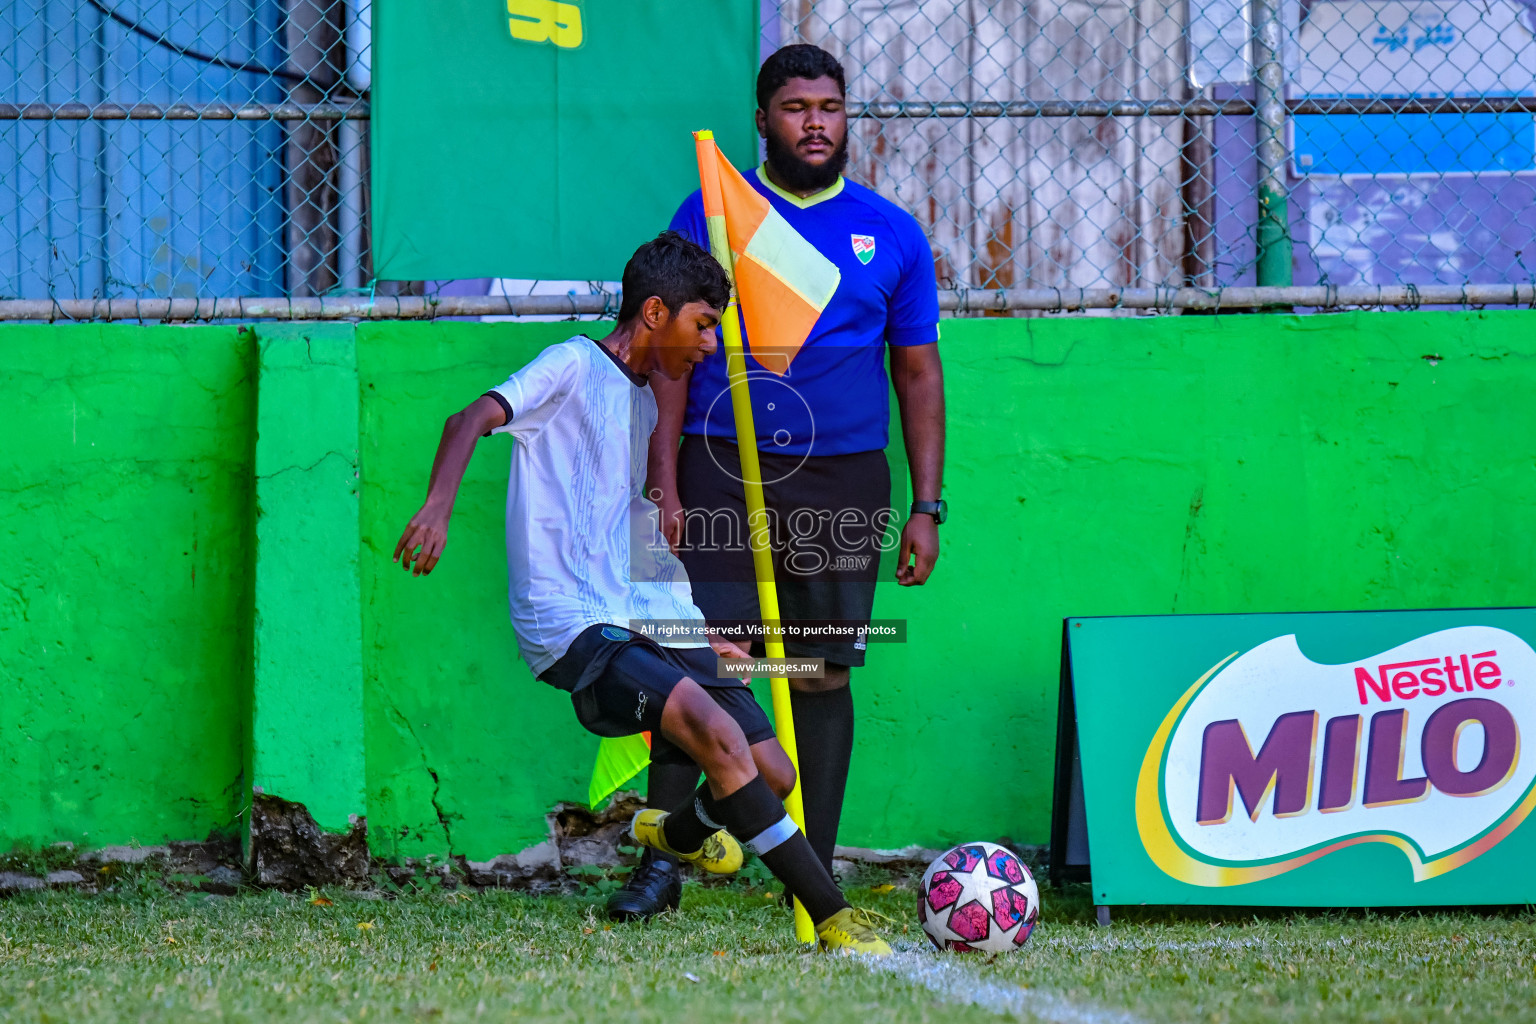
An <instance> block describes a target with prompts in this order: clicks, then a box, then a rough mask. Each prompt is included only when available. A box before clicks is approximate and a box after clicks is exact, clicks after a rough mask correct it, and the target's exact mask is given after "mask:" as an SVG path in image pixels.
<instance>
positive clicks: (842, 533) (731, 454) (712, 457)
mask: <svg viewBox="0 0 1536 1024" xmlns="http://www.w3.org/2000/svg"><path fill="white" fill-rule="evenodd" d="M759 461H760V464H761V468H762V473H763V499H764V502H765V504H766V506H767V508H768V510H769V513H770V523H771V524H772V525H771V530H772V536H771V543H772V546H773V573H774V580H775V582H776V583H777V584H778V591H779V617H780V619H782V620H783V621H784V622H785V623H786V624H791V623H807V624H810V623H839V624H843V625H851V624H857V625H859V626H867V625H868V624H869V616H870V612H871V611H872V610H873V608H874V604H875V581H876V580H877V579H878V578H879V574H880V556H881V547H880V546H881V540H882V539H883V538H884V537H885V536H886V532H887V527H888V525H889V524H890V523H891V522H892V521H893V520H894V519H895V514H894V513H893V512H892V510H891V508H890V503H891V470H890V466H889V465H888V464H887V463H886V461H885V453H884V452H879V451H876V452H857V453H854V454H852V455H809V456H799V455H779V454H775V453H772V452H760V453H759ZM677 491H678V499H679V501H681V502H682V506H683V509H684V534H683V543H682V545H681V547H680V549H679V551H678V556H679V557H680V558H681V559H682V562H683V567H684V568H685V569H687V570H688V581H689V583H691V584H692V586H693V600H694V603H695V604H697V605H698V606H699V609H700V610H701V611H703V613H704V617H705V618H706V619H708V620H709V621H710V622H712V623H715V624H717V625H720V626H726V625H734V624H737V623H748V622H750V623H761V622H762V613H761V611H760V610H759V606H758V602H757V577H756V574H755V573H754V572H753V569H752V553H751V550H750V548H748V546H747V543H746V537H747V534H746V519H747V509H746V491H745V488H744V486H743V484H742V482H741V462H740V455H739V453H738V452H737V449H736V446H735V445H734V444H731V443H729V442H726V441H720V440H713V439H705V438H703V437H699V436H696V435H692V434H690V435H687V436H685V437H684V438H683V444H682V447H681V449H679V451H678V456H677ZM753 647H754V653H759V652H760V650H761V647H760V645H757V644H754V645H753ZM784 653H785V654H786V655H788V656H789V657H791V658H825V659H826V660H827V661H828V662H831V663H832V664H834V665H850V666H858V665H862V664H864V641H863V638H862V637H859V638H857V639H854V638H850V639H847V640H835V639H827V640H795V639H793V638H786V639H785V643H784Z"/></svg>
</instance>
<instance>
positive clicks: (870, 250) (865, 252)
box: [853, 235, 875, 264]
mask: <svg viewBox="0 0 1536 1024" xmlns="http://www.w3.org/2000/svg"><path fill="white" fill-rule="evenodd" d="M853 254H854V255H855V256H857V257H858V258H859V262H860V263H864V264H868V263H869V261H870V260H872V259H874V258H875V236H874V235H854V236H853Z"/></svg>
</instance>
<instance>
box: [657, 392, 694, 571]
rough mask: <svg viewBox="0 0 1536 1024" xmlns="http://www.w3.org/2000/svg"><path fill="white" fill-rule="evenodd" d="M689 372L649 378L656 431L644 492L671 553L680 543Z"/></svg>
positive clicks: (681, 536) (681, 537)
mask: <svg viewBox="0 0 1536 1024" xmlns="http://www.w3.org/2000/svg"><path fill="white" fill-rule="evenodd" d="M691 376H692V374H691V372H690V373H689V374H688V375H686V376H684V377H682V378H681V379H680V380H667V379H666V378H665V377H663V376H662V375H661V374H659V373H657V374H652V375H651V391H652V392H654V393H655V395H656V431H655V433H653V434H651V449H650V455H649V457H648V459H647V464H646V477H647V480H646V493H647V494H648V495H653V496H654V500H655V502H656V507H657V508H659V509H660V510H661V534H662V536H663V537H665V538H667V544H668V545H670V546H671V548H672V550H673V551H674V552H676V551H677V546H678V545H679V544H681V543H682V540H683V535H682V531H683V506H682V502H681V501H679V500H678V497H677V443H678V441H679V440H680V439H681V438H682V436H683V416H684V414H685V413H686V412H687V411H688V381H689V379H690V378H691Z"/></svg>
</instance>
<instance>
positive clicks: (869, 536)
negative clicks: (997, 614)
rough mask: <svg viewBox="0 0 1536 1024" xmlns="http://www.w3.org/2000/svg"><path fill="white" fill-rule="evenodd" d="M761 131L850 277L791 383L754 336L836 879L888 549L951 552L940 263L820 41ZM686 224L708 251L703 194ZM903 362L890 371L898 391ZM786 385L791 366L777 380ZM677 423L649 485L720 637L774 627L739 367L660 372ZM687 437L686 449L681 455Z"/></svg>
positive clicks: (766, 451) (657, 861) (772, 188)
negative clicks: (819, 665)
mask: <svg viewBox="0 0 1536 1024" xmlns="http://www.w3.org/2000/svg"><path fill="white" fill-rule="evenodd" d="M757 101H758V111H757V127H758V132H759V134H761V135H762V137H763V139H764V140H765V142H766V149H767V160H766V162H764V163H763V165H762V166H761V167H759V168H757V169H756V170H755V171H752V172H748V173H747V175H746V177H747V180H748V181H749V182H750V183H751V184H752V185H753V187H755V188H756V189H757V190H758V191H759V192H760V193H762V195H764V196H765V197H767V199H768V201H769V202H770V203H771V204H772V205H773V207H774V209H776V210H777V211H778V212H779V213H780V214H781V215H783V217H784V218H785V220H787V221H788V222H789V224H790V226H791V227H793V228H794V229H795V230H796V231H797V232H799V233H800V235H801V236H802V237H804V238H805V239H806V240H807V241H809V242H810V243H811V244H812V245H814V246H815V247H816V248H817V249H818V250H819V251H820V252H821V253H822V254H823V255H824V256H826V257H827V258H828V259H829V260H831V261H832V262H833V263H834V264H836V265H837V267H838V270H839V272H840V273H841V281H840V283H839V284H838V287H837V291H836V292H835V293H834V295H833V297H832V300H831V302H830V303H829V304H828V306H827V307H826V309H825V311H824V312H823V313H822V314H821V317H820V318H819V320H818V321H817V323H816V327H815V329H814V330H813V332H812V333H811V335H810V337H809V338H808V339H807V341H806V343H805V345H804V346H803V347H802V348H801V349H800V350H799V352H798V353H797V354H796V355H794V357H793V360H792V362H791V363H790V364H789V366H788V369H787V372H782V375H780V372H781V371H784V370H785V367H784V366H782V365H778V366H774V365H772V363H771V356H770V355H768V354H766V353H767V351H768V350H769V349H770V348H771V345H772V340H771V339H752V338H749V339H748V343H749V345H751V344H752V343H754V342H755V343H757V344H758V345H759V346H761V348H760V349H759V351H761V352H763V353H764V360H765V362H763V363H762V364H757V363H756V362H755V361H754V360H753V359H751V358H750V357H749V366H748V369H749V371H753V383H752V400H753V407H754V417H755V423H756V428H757V433H758V451H759V460H760V463H761V467H762V475H763V483H764V496H765V499H766V502H767V505H768V508H769V511H770V516H771V517H772V521H773V523H774V539H773V543H774V549H775V557H774V568H775V575H776V579H777V582H778V587H779V604H780V617H781V620H782V621H783V622H784V623H785V625H786V626H791V627H797V628H801V629H803V628H805V627H813V626H815V625H816V624H818V623H821V624H826V625H827V626H830V627H833V629H831V630H828V631H827V633H828V634H830V635H823V636H821V637H817V638H811V639H803V638H802V639H797V638H796V637H794V636H788V637H786V639H785V648H786V654H787V655H788V656H789V657H791V658H822V659H824V660H825V664H826V674H825V675H824V676H822V677H817V678H809V677H807V678H792V679H791V680H790V688H791V693H792V699H793V704H794V712H795V731H796V734H797V742H798V747H799V753H800V779H801V784H802V787H803V790H802V792H803V796H804V800H805V818H806V833H807V837H808V838H809V840H810V842H811V845H812V846H813V847H814V848H815V850H816V853H817V856H818V857H819V858H820V859H821V861H822V863H823V864H824V865H825V866H826V867H827V869H828V870H829V871H830V869H831V866H832V853H833V849H834V847H835V845H836V843H837V829H838V822H839V820H840V818H841V816H842V806H843V795H844V792H845V790H846V786H847V779H848V767H849V761H850V759H851V757H852V753H853V696H852V691H851V690H850V688H849V685H848V682H849V670H850V669H852V668H854V667H858V666H861V665H863V664H864V654H865V640H864V635H863V633H862V628H863V627H865V626H867V625H868V623H869V619H870V614H871V610H872V607H873V604H874V587H875V580H876V576H877V575H878V570H879V564H880V551H881V542H882V539H883V538H884V537H885V535H886V528H887V526H889V525H891V524H892V523H893V522H898V521H901V519H903V518H905V523H904V525H903V526H902V530H901V538H900V547H899V549H898V555H897V563H896V564H897V569H896V581H897V583H899V584H901V585H903V586H920V585H921V584H923V583H924V582H925V581H926V580H927V579H928V575H929V573H930V572H931V571H932V569H933V565H934V562H935V561H936V560H937V558H938V554H939V531H938V527H939V524H940V523H942V522H943V521H944V517H945V512H946V509H945V506H944V503H943V501H941V500H940V485H941V477H942V474H943V462H944V386H943V373H942V369H941V366H940V362H939V352H938V320H939V304H938V289H937V284H936V281H935V278H934V263H933V252H932V250H931V248H930V247H929V244H928V240H927V237H926V236H925V235H924V234H923V230H922V228H921V227H920V226H919V225H918V223H917V221H916V220H914V219H913V217H912V216H911V215H910V214H908V213H907V212H906V211H905V210H902V209H901V208H900V207H898V206H896V205H895V204H894V203H891V202H889V201H887V200H885V199H883V198H881V197H880V196H879V195H877V194H876V193H874V192H872V191H871V190H869V189H867V188H864V187H863V186H860V185H856V184H854V183H853V182H850V181H847V180H846V179H845V178H843V176H842V171H843V168H844V167H845V166H846V164H847V161H848V117H847V113H846V110H845V106H846V87H845V81H844V75H843V68H842V66H841V65H840V64H839V63H838V62H837V60H836V59H835V58H833V57H832V55H831V54H829V53H827V52H826V51H825V50H822V49H820V48H819V47H815V46H807V45H796V46H787V47H784V48H783V49H781V50H779V51H778V52H776V53H775V54H773V55H772V56H771V57H769V58H768V60H767V61H765V62H764V64H763V66H762V69H761V70H760V71H759V73H758V79H757ZM672 228H673V229H674V230H676V231H678V232H680V233H681V234H683V235H684V236H686V237H688V238H691V239H693V240H695V241H697V242H699V243H700V244H702V245H706V246H707V245H708V244H709V242H708V234H707V230H706V226H705V219H704V209H703V201H702V199H701V197H700V194H699V193H698V192H695V193H693V195H691V196H689V197H688V198H687V199H686V200H684V202H683V204H682V206H681V207H680V208H679V209H678V211H677V214H676V215H675V216H674V217H673V219H672ZM887 363H889V367H890V376H889V377H887V371H886V367H887ZM769 371H774V372H769ZM892 385H894V390H895V392H896V397H897V401H898V405H899V409H900V414H901V423H902V433H903V435H904V438H905V442H906V449H907V461H908V464H909V466H910V469H911V482H912V498H913V501H912V503H911V505H910V507H909V508H900V509H893V508H891V480H890V471H889V468H888V465H887V463H886V459H885V447H886V444H887V442H888V440H889V438H888V436H887V435H888V430H887V426H888V424H889V420H890V408H889V398H888V396H889V391H890V389H891V386H892ZM652 387H653V390H654V391H655V392H656V400H657V406H658V416H659V421H658V425H657V429H656V432H655V434H654V435H653V438H652V444H651V461H650V487H651V493H652V495H653V497H655V498H656V502H657V505H658V506H659V507H660V509H661V516H662V526H663V531H664V533H665V534H666V537H667V540H668V542H669V543H671V544H672V545H673V546H674V548H675V550H676V551H677V554H678V556H679V557H680V558H681V559H682V561H683V564H684V566H685V567H686V568H687V571H688V576H689V579H690V580H691V581H692V583H693V596H694V600H695V602H696V603H697V605H698V606H699V608H700V609H702V611H703V612H704V614H705V615H706V617H707V618H708V619H709V620H710V622H711V623H716V624H719V625H721V626H736V625H738V624H744V623H753V622H761V618H762V616H761V612H760V610H759V607H758V600H757V588H756V582H755V576H754V573H753V569H752V560H751V555H750V552H749V549H748V547H747V544H746V530H745V521H746V514H745V498H744V490H743V486H742V482H741V469H740V459H739V455H738V451H737V448H736V427H735V419H734V417H733V415H732V413H731V402H730V399H729V396H728V393H727V388H726V375H725V357H724V354H723V352H716V353H715V354H713V355H712V356H710V357H709V358H707V359H705V360H704V361H703V362H701V363H700V364H698V365H697V366H696V367H694V368H693V370H692V374H691V377H687V378H685V379H683V380H680V381H676V382H666V381H661V380H659V379H654V378H653V384H652ZM679 442H680V443H679ZM697 786H698V771H697V769H696V768H694V767H693V766H692V765H680V764H666V765H652V767H651V772H650V789H649V796H648V799H649V802H650V804H651V806H652V807H657V808H667V807H672V806H674V805H676V804H678V803H679V802H681V801H682V800H683V799H684V798H685V797H686V795H687V794H688V793H690V792H692V791H693V790H694V789H695V788H696V787H697ZM680 892H681V884H680V880H679V878H678V872H677V866H676V862H675V861H673V860H671V859H670V858H668V857H666V856H664V855H659V854H656V853H654V852H648V853H647V855H646V858H645V860H644V861H642V863H641V865H640V867H639V868H637V869H636V871H635V872H634V873H633V874H632V875H631V876H630V878H629V880H628V881H627V882H626V883H625V886H624V888H623V889H621V890H620V891H618V892H616V893H614V894H613V896H612V897H610V899H609V904H608V909H609V912H610V913H611V914H612V915H613V916H614V917H616V918H644V917H649V916H650V915H652V914H655V913H659V912H660V911H662V910H666V909H668V908H670V907H674V906H676V905H677V900H678V897H679V894H680Z"/></svg>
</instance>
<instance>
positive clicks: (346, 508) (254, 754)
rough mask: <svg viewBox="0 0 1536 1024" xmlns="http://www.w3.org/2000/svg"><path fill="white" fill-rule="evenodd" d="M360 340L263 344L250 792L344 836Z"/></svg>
mask: <svg viewBox="0 0 1536 1024" xmlns="http://www.w3.org/2000/svg"><path fill="white" fill-rule="evenodd" d="M355 335H356V332H355V331H354V330H353V329H352V327H351V325H350V324H293V325H284V326H277V325H272V326H265V327H262V328H261V339H260V343H259V345H258V352H259V355H258V359H259V362H260V372H261V376H260V385H259V389H260V396H259V398H258V400H257V415H256V507H257V518H256V579H255V587H256V593H255V601H256V618H255V629H254V632H255V638H254V639H255V679H254V685H253V690H252V693H253V700H252V706H251V732H252V741H251V757H250V766H249V771H248V773H247V778H248V781H249V785H248V787H247V788H248V789H249V791H250V795H254V794H258V793H271V794H275V795H278V796H281V797H282V798H283V799H286V800H290V801H293V802H295V803H301V804H303V805H304V806H305V807H306V808H308V809H309V813H310V815H311V816H313V817H314V819H315V822H316V824H318V825H319V826H320V827H321V828H324V829H329V830H331V831H338V832H344V831H346V830H347V828H348V826H349V824H350V823H351V822H352V820H353V819H354V818H355V817H356V816H359V815H362V814H363V813H364V810H365V808H366V798H365V795H364V794H365V790H366V771H365V768H364V764H363V667H362V610H361V606H360V601H359V596H358V594H359V590H358V587H359V584H358V579H359V574H358V554H359V547H360V546H359V543H358V508H359V506H360V504H361V501H360V499H359V496H358V495H359V492H360V491H361V490H362V487H361V481H360V480H359V478H358V476H359V474H358V465H357V463H358V448H359V443H358V435H357V431H358V424H359V421H360V417H359V416H358V386H357V353H356V338H355ZM242 794H245V790H244V789H243V790H242Z"/></svg>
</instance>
